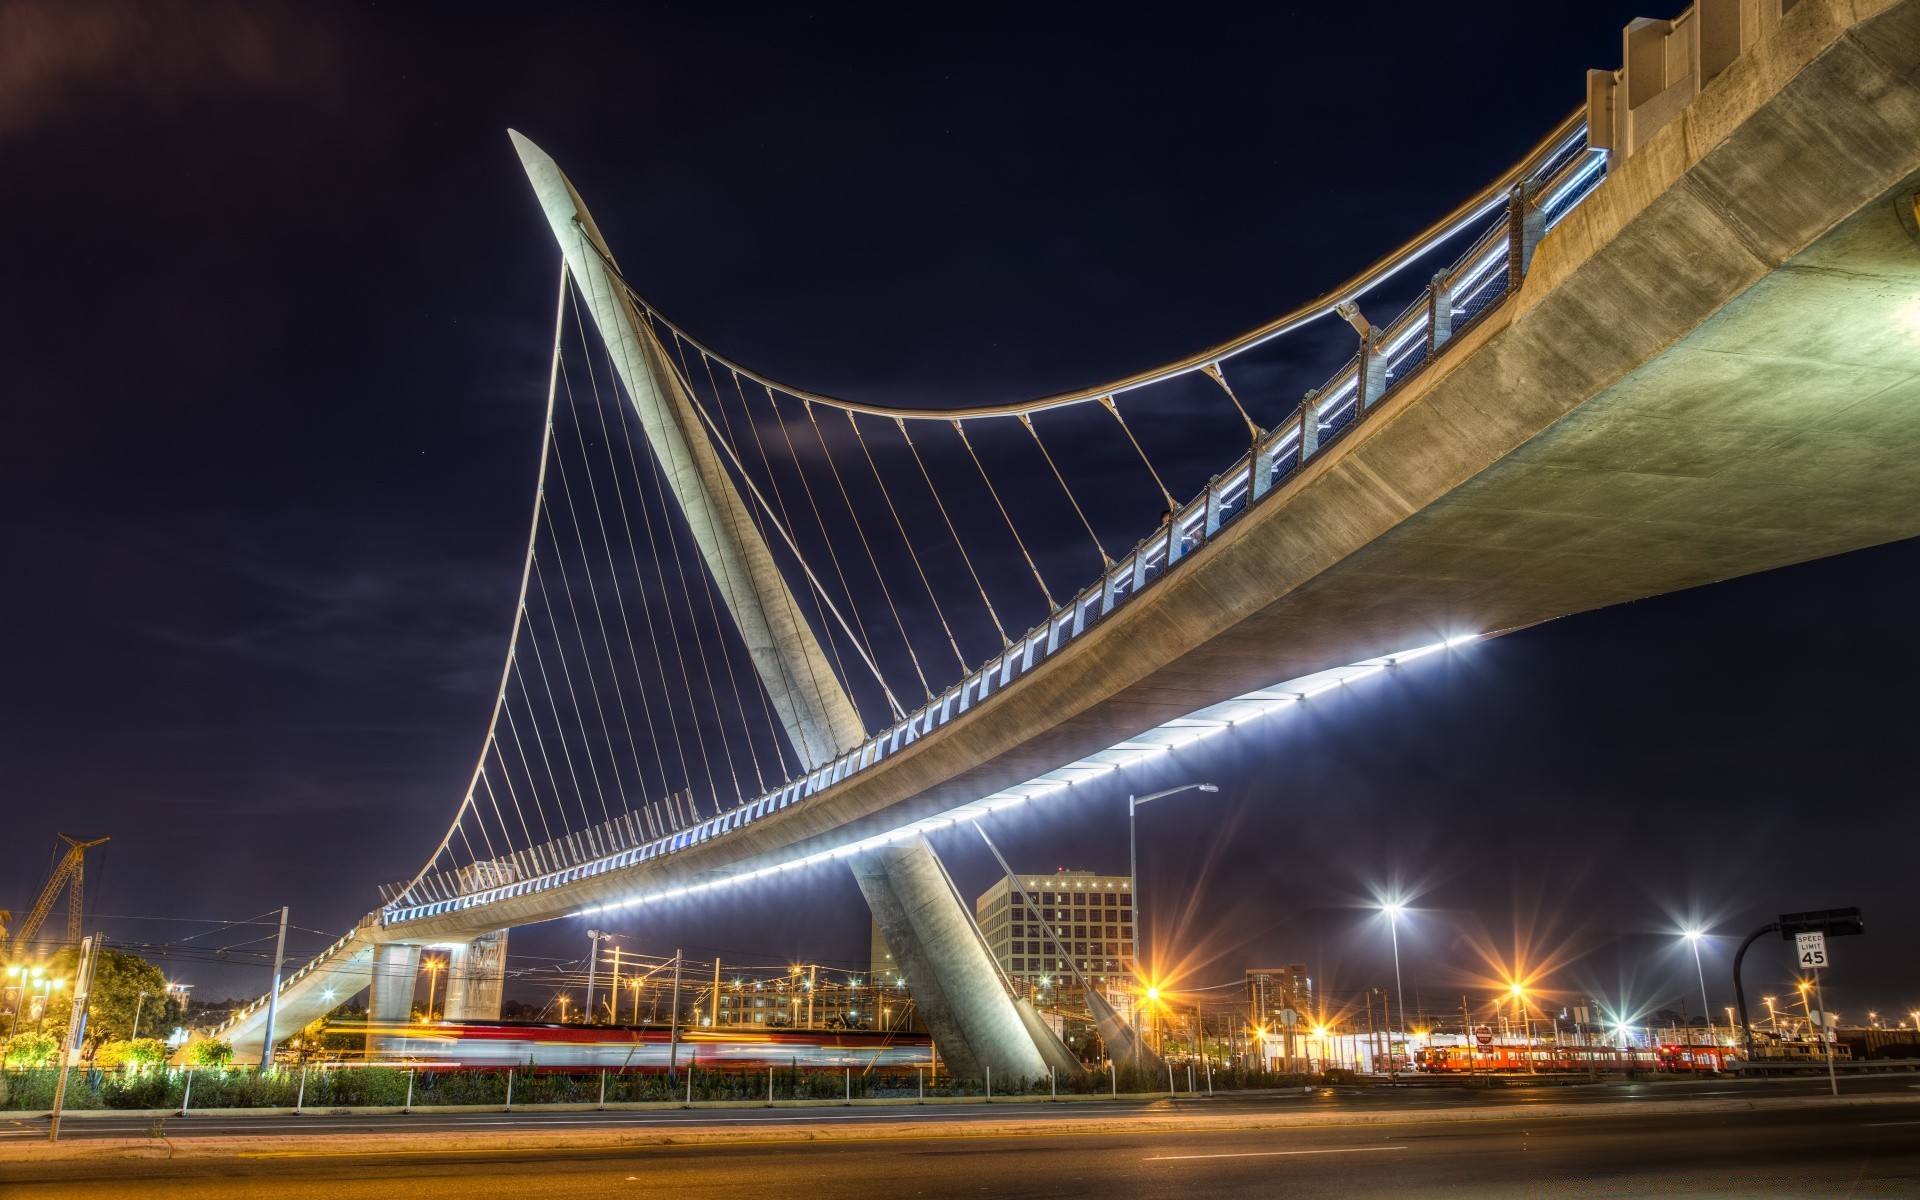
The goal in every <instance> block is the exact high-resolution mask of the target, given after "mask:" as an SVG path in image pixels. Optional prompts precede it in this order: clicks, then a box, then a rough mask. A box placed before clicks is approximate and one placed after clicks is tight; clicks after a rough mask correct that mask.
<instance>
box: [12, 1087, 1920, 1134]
mask: <svg viewBox="0 0 1920 1200" xmlns="http://www.w3.org/2000/svg"><path fill="white" fill-rule="evenodd" d="M1841 1090H1842V1093H1843V1094H1844V1095H1847V1096H1861V1095H1899V1096H1920V1077H1916V1076H1914V1075H1869V1076H1862V1077H1860V1078H1856V1079H1849V1080H1846V1081H1844V1082H1842V1084H1841ZM1826 1094H1827V1081H1826V1080H1825V1079H1824V1078H1812V1077H1807V1078H1793V1079H1781V1080H1755V1081H1747V1082H1739V1081H1732V1080H1711V1079H1707V1080H1699V1081H1686V1082H1667V1081H1663V1082H1659V1083H1608V1084H1598V1085H1569V1086H1547V1087H1527V1086H1509V1087H1498V1088H1490V1089H1489V1088H1459V1087H1451V1086H1410V1087H1376V1086H1363V1087H1349V1088H1315V1089H1313V1090H1312V1091H1310V1092H1289V1093H1281V1094H1276V1093H1272V1092H1260V1093H1248V1094H1230V1093H1224V1092H1223V1093H1221V1094H1219V1095H1218V1096H1216V1097H1214V1098H1213V1099H1211V1100H1207V1099H1199V1100H1195V1099H1189V1098H1186V1097H1185V1096H1184V1095H1183V1096H1182V1098H1181V1099H1178V1100H1174V1101H1167V1100H1164V1099H1161V1100H1154V1101H1147V1102H1141V1101H1137V1100H1122V1101H1117V1102H1109V1101H1091V1102H1087V1101H1083V1102H1076V1103H1072V1104H1050V1103H1047V1102H1045V1101H1007V1102H1004V1103H1002V1102H995V1103H993V1104H991V1105H981V1104H970V1105H940V1104H928V1105H926V1106H924V1107H923V1106H919V1105H908V1106H902V1107H893V1106H887V1107H875V1108H861V1107H853V1108H839V1107H832V1106H822V1107H807V1108H783V1109H755V1108H746V1109H711V1108H708V1109H654V1110H648V1111H642V1112H608V1113H598V1112H538V1111H526V1112H515V1113H503V1112H497V1111H496V1112H471V1113H454V1114H437V1113H436V1114H426V1113H421V1114H414V1115H401V1114H372V1115H348V1114H330V1113H324V1112H312V1113H307V1114H305V1115H302V1116H298V1117H295V1116H290V1115H285V1114H273V1115H261V1116H251V1115H249V1116H188V1117H167V1118H164V1119H161V1120H159V1121H158V1122H157V1124H158V1127H159V1128H158V1132H160V1133H162V1134H164V1135H166V1136H169V1137H191V1138H207V1137H233V1136H239V1137H260V1136H262V1135H286V1134H293V1135H306V1134H325V1135H329V1136H342V1137H345V1136H350V1135H352V1134H355V1133H455V1132H481V1131H509V1130H590V1129H621V1128H632V1129H649V1130H659V1129H662V1128H671V1127H673V1126H677V1125H702V1126H709V1127H712V1126H720V1127H728V1128H738V1127H756V1126H758V1127H766V1128H769V1129H772V1128H775V1127H780V1126H787V1125H793V1126H799V1127H806V1126H809V1125H814V1126H819V1125H831V1126H845V1125H860V1124H888V1125H893V1124H899V1123H901V1122H914V1123H919V1122H932V1123H941V1124H953V1123H958V1124H968V1123H972V1124H979V1123H991V1122H997V1121H1002V1120H1007V1119H1010V1118H1020V1119H1052V1120H1060V1121H1063V1122H1068V1123H1071V1122H1072V1121H1073V1120H1075V1119H1081V1118H1085V1117H1091V1116H1117V1115H1124V1114H1130V1113H1149V1112H1166V1111H1174V1112H1196V1113H1219V1112H1231V1113H1236V1114H1245V1115H1248V1116H1257V1115H1264V1114H1268V1113H1296V1112H1339V1111H1353V1112H1366V1111H1369V1110H1381V1109H1403V1108H1404V1109H1419V1110H1445V1109H1454V1108H1478V1107H1485V1106H1489V1105H1492V1106H1500V1107H1515V1108H1527V1107H1540V1106H1543V1105H1554V1106H1560V1105H1567V1104H1589V1103H1617V1102H1619V1101H1622V1100H1639V1099H1659V1100H1674V1099H1682V1098H1699V1099H1707V1100H1730V1099H1732V1100H1737V1099H1745V1098H1747V1097H1763V1096H1764V1097H1775V1096H1824V1095H1826ZM155 1127H156V1119H155V1118H153V1117H145V1116H140V1117H133V1116H112V1115H106V1114H99V1115H94V1114H88V1115H81V1116H69V1117H68V1118H67V1119H66V1120H65V1121H63V1122H62V1124H61V1127H60V1137H61V1140H62V1141H84V1140H89V1139H102V1138H148V1137H151V1136H153V1134H154V1133H155V1132H156V1128H155ZM46 1136H47V1122H46V1120H45V1118H37V1119H32V1120H17V1119H16V1120H0V1144H6V1143H14V1142H28V1141H38V1140H41V1139H44V1138H45V1137H46Z"/></svg>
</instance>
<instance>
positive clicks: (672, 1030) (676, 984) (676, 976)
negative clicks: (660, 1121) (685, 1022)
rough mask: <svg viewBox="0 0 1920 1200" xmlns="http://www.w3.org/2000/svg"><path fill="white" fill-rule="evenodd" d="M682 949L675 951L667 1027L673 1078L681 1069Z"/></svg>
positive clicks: (668, 1063)
mask: <svg viewBox="0 0 1920 1200" xmlns="http://www.w3.org/2000/svg"><path fill="white" fill-rule="evenodd" d="M681 954H682V951H679V950H675V951H674V952H673V1012H672V1013H671V1014H670V1015H669V1016H668V1020H669V1021H670V1022H671V1024H670V1025H668V1027H667V1075H668V1077H669V1078H671V1077H672V1076H673V1075H674V1074H675V1073H676V1072H678V1071H679V1069H680V959H681Z"/></svg>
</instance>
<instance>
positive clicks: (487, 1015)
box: [442, 929, 507, 1021]
mask: <svg viewBox="0 0 1920 1200" xmlns="http://www.w3.org/2000/svg"><path fill="white" fill-rule="evenodd" d="M506 982H507V931H506V930H504V929H496V930H494V931H493V932H492V933H485V934H481V935H480V936H479V937H477V938H474V939H473V940H472V941H470V942H464V943H461V944H458V945H455V946H454V947H452V948H451V949H450V950H448V951H447V1003H446V1007H445V1008H444V1009H443V1010H442V1011H443V1012H444V1014H445V1018H446V1019H447V1020H449V1021H498V1020H499V1019H500V1000H501V993H502V992H503V991H504V990H505V988H506Z"/></svg>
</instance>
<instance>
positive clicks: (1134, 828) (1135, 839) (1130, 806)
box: [1127, 783, 1220, 1034]
mask: <svg viewBox="0 0 1920 1200" xmlns="http://www.w3.org/2000/svg"><path fill="white" fill-rule="evenodd" d="M1219 790H1220V789H1219V788H1218V787H1216V786H1215V785H1213V784H1211V783H1183V784H1181V785H1180V786H1179V787H1174V788H1168V789H1166V790H1165V791H1161V792H1154V793H1153V794H1152V795H1150V796H1134V795H1132V794H1131V793H1129V794H1128V796H1127V887H1128V889H1129V891H1128V899H1127V903H1128V904H1129V905H1131V906H1132V908H1133V972H1134V974H1135V975H1137V976H1138V975H1145V976H1146V978H1149V979H1151V978H1152V976H1151V975H1148V974H1146V971H1145V961H1144V960H1143V959H1142V958H1141V957H1140V920H1141V912H1142V910H1141V907H1140V838H1139V830H1138V825H1137V822H1136V821H1135V819H1134V814H1135V813H1136V812H1137V811H1139V808H1140V806H1141V805H1142V804H1146V803H1148V802H1149V801H1153V800H1159V799H1162V798H1164V797H1167V796H1173V795H1177V794H1179V793H1180V792H1185V791H1196V792H1217V791H1219ZM1133 1030H1134V1032H1135V1033H1136V1034H1138V1033H1139V1032H1140V1006H1139V1005H1138V1004H1135V1005H1134V1006H1133Z"/></svg>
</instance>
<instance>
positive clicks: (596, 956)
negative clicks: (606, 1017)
mask: <svg viewBox="0 0 1920 1200" xmlns="http://www.w3.org/2000/svg"><path fill="white" fill-rule="evenodd" d="M600 937H601V934H600V931H599V930H598V929H589V930H587V1003H586V1006H585V1007H584V1008H582V1009H581V1010H580V1011H581V1012H584V1013H586V1014H587V1020H588V1021H589V1022H591V1021H592V1020H593V978H594V975H593V972H594V968H595V967H597V966H599V965H600Z"/></svg>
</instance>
